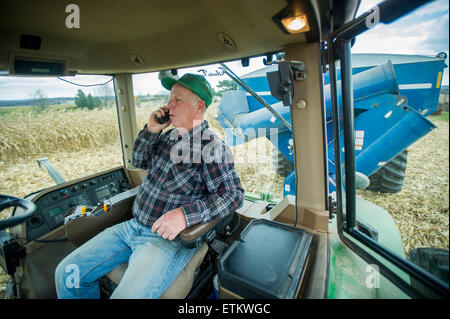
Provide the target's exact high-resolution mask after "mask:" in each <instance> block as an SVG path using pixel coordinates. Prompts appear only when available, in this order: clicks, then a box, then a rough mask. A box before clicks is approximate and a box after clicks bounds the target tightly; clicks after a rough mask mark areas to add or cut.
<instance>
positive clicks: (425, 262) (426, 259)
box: [408, 247, 449, 298]
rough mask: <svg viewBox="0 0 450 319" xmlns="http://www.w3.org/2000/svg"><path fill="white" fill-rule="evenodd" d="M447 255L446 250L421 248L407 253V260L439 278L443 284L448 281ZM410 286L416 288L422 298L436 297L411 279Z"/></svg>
mask: <svg viewBox="0 0 450 319" xmlns="http://www.w3.org/2000/svg"><path fill="white" fill-rule="evenodd" d="M448 257H449V254H448V249H443V248H431V247H421V248H417V249H412V250H411V251H410V252H409V257H408V259H409V260H410V261H411V262H412V263H414V264H416V265H417V266H419V267H420V268H422V269H424V270H426V271H427V272H429V273H430V274H432V275H434V276H435V277H437V278H439V279H440V280H442V281H443V282H446V283H448V280H449V277H448V276H449V265H448V264H449V259H448ZM411 285H412V286H413V287H414V288H416V289H417V290H418V291H419V292H420V293H421V294H422V295H424V297H429V298H434V297H436V296H435V295H434V293H432V292H431V291H430V289H428V288H426V287H425V286H424V285H423V284H422V283H420V282H419V281H418V280H416V279H415V278H414V277H411Z"/></svg>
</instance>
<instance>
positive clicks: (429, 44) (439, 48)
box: [0, 0, 449, 100]
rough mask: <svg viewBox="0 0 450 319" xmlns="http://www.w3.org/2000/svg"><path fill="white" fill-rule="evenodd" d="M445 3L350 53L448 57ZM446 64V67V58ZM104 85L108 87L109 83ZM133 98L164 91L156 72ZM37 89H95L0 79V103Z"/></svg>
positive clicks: (368, 3)
mask: <svg viewBox="0 0 450 319" xmlns="http://www.w3.org/2000/svg"><path fill="white" fill-rule="evenodd" d="M380 2H381V1H380V0H362V1H361V5H360V8H359V10H358V13H357V16H359V15H361V14H362V13H364V12H366V11H367V10H369V9H371V8H373V7H374V6H376V5H377V4H378V3H380ZM448 18H449V2H448V0H435V1H433V2H431V3H428V4H426V5H424V6H422V7H420V8H419V9H416V10H415V11H413V12H412V13H410V14H409V15H407V16H404V17H402V18H401V19H399V20H397V21H395V22H393V23H391V24H390V25H384V24H378V25H377V26H375V27H373V28H371V29H369V30H368V31H366V32H365V33H363V34H362V35H360V36H358V37H357V39H356V42H355V44H354V46H353V47H352V53H395V54H418V55H428V56H435V55H437V54H438V53H439V52H446V54H447V56H448V55H449V31H448V30H449V21H448ZM446 63H447V64H448V58H447V61H446ZM227 65H228V66H229V67H230V68H231V69H232V70H233V71H234V72H235V73H236V74H237V75H244V74H246V73H249V72H252V71H254V70H256V69H259V68H262V67H264V64H263V63H262V58H255V59H252V60H251V61H250V66H248V67H246V68H243V67H241V65H240V62H230V63H227ZM218 68H219V65H211V66H208V67H196V68H188V69H182V70H179V75H180V76H181V75H183V74H184V73H188V72H191V73H197V74H202V71H200V70H201V69H205V70H206V72H207V74H216V73H217V70H218ZM207 78H208V80H209V81H210V83H211V84H212V85H213V86H216V85H217V84H218V82H219V81H221V80H228V79H229V78H228V76H227V75H221V76H212V75H211V76H207ZM65 79H67V80H69V81H72V82H76V83H79V84H100V83H105V82H107V81H108V80H110V79H111V78H110V77H108V76H95V75H90V76H89V75H77V76H75V77H65ZM442 84H443V85H448V84H449V71H448V68H446V69H445V71H444V76H443V80H442ZM108 85H110V86H111V87H112V82H110V83H109V84H108ZM133 86H134V93H135V95H146V94H158V93H161V92H163V91H164V88H163V87H162V86H161V84H160V82H159V81H158V74H157V73H147V74H141V75H134V76H133ZM37 89H41V90H42V91H43V92H44V93H45V94H46V95H47V96H48V97H50V98H51V97H74V96H75V95H76V93H77V91H78V89H82V90H83V91H84V92H85V93H86V94H88V93H91V94H92V95H96V92H95V87H91V88H85V87H79V86H75V85H72V84H69V83H66V82H63V81H61V80H59V79H56V78H50V77H44V78H42V77H40V78H31V77H4V76H0V100H15V99H29V98H31V92H33V91H34V90H37Z"/></svg>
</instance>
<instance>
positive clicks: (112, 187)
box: [26, 168, 132, 242]
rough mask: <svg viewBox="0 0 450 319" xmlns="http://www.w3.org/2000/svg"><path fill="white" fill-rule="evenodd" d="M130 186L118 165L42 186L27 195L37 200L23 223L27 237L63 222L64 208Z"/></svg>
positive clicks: (92, 202) (94, 201) (89, 202)
mask: <svg viewBox="0 0 450 319" xmlns="http://www.w3.org/2000/svg"><path fill="white" fill-rule="evenodd" d="M55 187H56V186H54V187H52V188H50V189H53V188H55ZM131 188H132V186H131V185H130V182H129V181H128V178H127V176H126V174H125V170H124V169H123V168H119V169H116V170H112V171H108V172H105V173H103V174H100V175H95V176H93V177H90V178H86V179H83V180H81V181H78V182H75V183H73V182H68V183H65V184H61V185H57V188H56V189H54V190H51V191H48V190H44V191H43V192H40V193H38V194H37V195H36V196H34V197H33V198H29V199H30V200H32V201H33V202H34V203H35V204H36V206H37V212H36V214H35V215H34V216H33V217H32V218H31V219H29V220H28V221H27V223H26V240H27V241H28V242H29V241H32V240H34V239H36V238H39V237H41V236H43V235H45V234H47V233H49V232H50V231H52V230H53V229H55V228H57V227H59V226H61V225H63V224H64V215H65V214H66V212H67V211H69V210H70V209H71V208H73V207H75V206H77V205H85V206H96V205H97V204H99V203H101V202H103V201H104V200H105V199H109V198H110V197H112V196H115V195H117V194H119V193H121V192H123V191H126V190H129V189H131ZM42 193H43V194H42Z"/></svg>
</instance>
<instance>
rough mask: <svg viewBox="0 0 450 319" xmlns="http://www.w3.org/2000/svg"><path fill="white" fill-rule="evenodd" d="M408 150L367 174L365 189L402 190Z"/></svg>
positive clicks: (383, 191)
mask: <svg viewBox="0 0 450 319" xmlns="http://www.w3.org/2000/svg"><path fill="white" fill-rule="evenodd" d="M407 159H408V150H404V151H403V152H401V153H400V154H398V155H397V156H396V157H394V158H393V159H392V160H390V161H389V162H388V163H386V164H385V165H384V166H383V167H382V168H380V169H379V170H378V171H376V172H375V173H373V174H372V175H370V176H369V179H370V185H369V187H367V189H369V190H371V191H374V192H381V193H392V194H394V193H398V192H400V191H401V190H402V187H403V180H404V179H405V172H406V163H407Z"/></svg>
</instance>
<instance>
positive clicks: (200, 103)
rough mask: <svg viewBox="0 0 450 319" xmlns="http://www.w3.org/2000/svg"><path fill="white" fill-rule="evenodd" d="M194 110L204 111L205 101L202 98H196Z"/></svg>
mask: <svg viewBox="0 0 450 319" xmlns="http://www.w3.org/2000/svg"><path fill="white" fill-rule="evenodd" d="M196 110H198V111H200V112H201V113H204V112H205V111H206V103H205V101H203V100H202V99H198V101H197V105H196Z"/></svg>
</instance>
